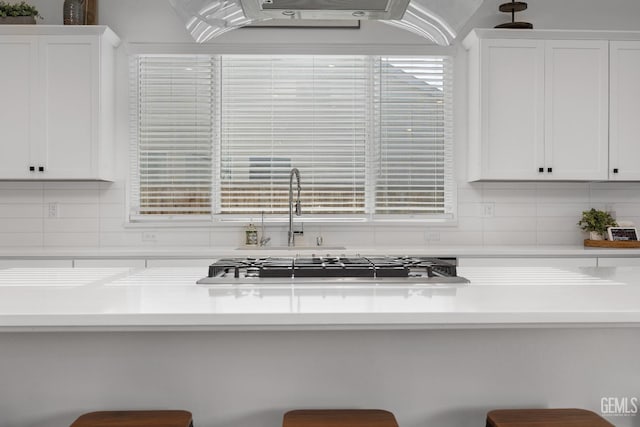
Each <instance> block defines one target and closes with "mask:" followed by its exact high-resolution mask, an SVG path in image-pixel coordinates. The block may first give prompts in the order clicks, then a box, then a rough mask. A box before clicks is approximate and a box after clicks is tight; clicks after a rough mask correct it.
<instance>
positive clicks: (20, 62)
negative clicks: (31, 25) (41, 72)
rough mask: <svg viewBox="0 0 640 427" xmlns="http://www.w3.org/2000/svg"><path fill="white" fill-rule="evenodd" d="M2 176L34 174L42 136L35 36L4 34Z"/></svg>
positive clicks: (0, 63)
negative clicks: (37, 146)
mask: <svg viewBox="0 0 640 427" xmlns="http://www.w3.org/2000/svg"><path fill="white" fill-rule="evenodd" d="M0 58H2V60H0V81H1V82H4V84H3V85H2V96H0V129H1V131H0V134H1V135H2V138H0V141H1V143H0V179H3V178H25V179H28V178H29V177H30V176H32V175H34V173H33V172H31V171H30V166H33V167H34V168H35V167H36V166H37V165H36V164H34V163H30V159H31V158H32V152H33V151H34V150H35V149H36V148H35V142H36V141H37V138H38V135H37V133H38V129H39V123H38V122H39V120H38V112H37V111H36V110H37V109H38V100H39V97H40V87H39V84H38V75H37V71H38V44H37V40H36V38H35V37H30V36H8V37H0Z"/></svg>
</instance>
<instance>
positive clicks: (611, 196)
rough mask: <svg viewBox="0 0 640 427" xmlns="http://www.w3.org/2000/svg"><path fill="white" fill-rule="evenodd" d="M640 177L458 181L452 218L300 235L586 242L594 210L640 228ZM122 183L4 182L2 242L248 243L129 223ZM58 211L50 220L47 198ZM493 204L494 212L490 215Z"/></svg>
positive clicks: (219, 234) (310, 226)
mask: <svg viewBox="0 0 640 427" xmlns="http://www.w3.org/2000/svg"><path fill="white" fill-rule="evenodd" d="M639 189H640V184H636V183H618V182H609V183H574V182H538V183H536V182H483V183H467V182H460V183H459V188H458V191H457V198H458V219H457V224H454V225H445V226H443V225H438V224H434V225H433V226H426V225H423V224H419V223H411V224H404V225H399V224H387V223H383V224H380V223H379V224H365V223H355V224H314V223H307V224H305V235H304V236H303V237H301V238H299V239H298V241H299V242H302V243H303V244H305V245H314V244H315V241H316V237H317V236H322V238H323V240H324V245H325V246H343V245H344V246H363V247H370V246H380V247H384V246H390V247H401V246H409V247H410V246H415V247H417V248H427V247H433V248H437V247H440V246H447V245H449V246H450V245H478V246H479V245H532V246H535V245H580V244H581V243H582V240H583V239H584V234H583V233H582V232H581V231H580V230H579V228H578V226H577V225H576V223H577V222H578V220H579V218H580V213H581V212H582V211H584V210H587V209H590V208H592V207H594V208H597V209H609V210H612V211H614V212H615V214H616V216H617V218H618V219H619V220H627V221H633V222H634V223H635V224H638V225H640V191H638V190H639ZM125 197H126V188H125V185H124V184H123V183H122V182H115V183H94V182H86V183H85V182H46V183H40V182H0V246H1V247H12V246H15V247H41V248H47V247H73V246H82V247H172V246H176V247H180V246H204V247H207V246H225V247H234V246H241V245H242V244H243V243H244V225H245V224H238V223H230V224H227V225H224V226H221V225H213V226H211V227H202V228H158V229H148V228H144V229H142V228H136V227H131V226H126V225H125V220H126V212H125V209H126V208H125V206H126V200H125ZM50 203H56V204H57V217H49V215H50V213H49V204H50ZM487 204H489V205H490V206H491V208H492V212H486V211H485V207H486V205H487ZM286 232H287V227H286V224H285V223H281V224H277V225H273V224H267V228H266V235H267V236H268V237H270V238H271V241H270V243H269V244H270V245H275V246H281V245H286V240H287V237H286Z"/></svg>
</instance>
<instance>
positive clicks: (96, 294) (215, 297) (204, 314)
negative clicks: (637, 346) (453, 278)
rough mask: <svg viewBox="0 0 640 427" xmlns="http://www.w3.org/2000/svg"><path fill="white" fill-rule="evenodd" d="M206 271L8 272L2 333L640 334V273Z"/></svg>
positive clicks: (1, 298)
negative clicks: (338, 279) (545, 330)
mask: <svg viewBox="0 0 640 427" xmlns="http://www.w3.org/2000/svg"><path fill="white" fill-rule="evenodd" d="M205 267H206V266H205ZM205 274H206V268H194V267H189V268H149V269H128V268H9V269H2V270H0V331H16V330H19V331H49V330H51V331H59V330H64V331H73V330H164V331H166V330H264V329H271V330H312V329H430V328H497V327H566V326H588V327H598V326H640V267H615V268H614V267H601V268H595V267H593V268H553V267H535V268H533V267H531V268H527V267H500V268H495V267H466V268H464V267H460V268H459V271H458V274H459V275H462V276H464V277H467V278H468V279H469V280H470V281H471V283H470V284H464V285H430V286H425V285H385V286H383V285H353V286H352V285H345V284H339V283H336V284H332V285H328V286H327V285H323V286H313V285H295V286H294V285H291V284H286V283H283V284H282V285H269V286H266V285H228V286H222V285H197V284H196V283H195V282H196V280H197V279H199V278H201V277H203V276H204V275H205Z"/></svg>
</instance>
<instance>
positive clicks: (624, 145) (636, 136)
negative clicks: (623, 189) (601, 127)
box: [609, 41, 640, 181]
mask: <svg viewBox="0 0 640 427" xmlns="http://www.w3.org/2000/svg"><path fill="white" fill-rule="evenodd" d="M610 51H611V52H610V74H611V87H610V91H611V93H610V109H611V110H610V111H611V112H610V134H609V179H612V180H627V181H640V41H612V42H611V46H610Z"/></svg>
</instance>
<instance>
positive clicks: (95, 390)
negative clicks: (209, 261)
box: [0, 267, 640, 427]
mask: <svg viewBox="0 0 640 427" xmlns="http://www.w3.org/2000/svg"><path fill="white" fill-rule="evenodd" d="M205 274H206V272H205V271H203V269H202V268H199V267H195V268H194V267H182V268H149V269H129V268H75V269H71V268H40V269H32V268H13V269H4V270H0V328H1V329H2V331H3V333H1V334H0V348H1V349H2V364H1V365H0V375H1V377H2V378H3V383H4V384H5V386H4V387H3V388H2V389H1V391H0V414H2V416H1V417H0V426H2V427H4V426H7V427H9V426H11V427H13V426H30V427H45V426H47V427H49V426H66V425H69V424H70V423H71V422H72V421H73V420H74V419H75V418H76V417H77V416H78V415H79V414H80V413H83V412H87V411H91V410H101V409H140V408H183V409H188V410H191V411H192V412H193V413H194V421H195V425H196V426H210V427H213V426H229V427H231V426H247V427H251V426H260V427H262V426H264V427H267V426H273V427H275V426H278V425H280V423H281V417H282V414H283V413H284V412H286V411H287V410H290V409H295V408H329V407H331V408H348V407H352V408H373V407H378V408H383V409H388V410H391V411H393V412H394V413H395V414H396V417H397V419H398V421H399V423H400V425H402V426H406V427H418V426H430V425H438V426H444V427H447V426H452V427H453V426H463V425H464V426H472V425H483V423H484V415H485V413H486V411H488V410H490V409H496V408H510V407H582V408H586V409H591V410H593V411H595V412H600V411H601V402H602V399H606V398H619V399H623V398H628V399H630V398H633V397H636V396H638V394H639V392H638V388H637V384H638V383H640V372H639V371H638V370H637V369H636V367H637V359H638V354H640V330H639V329H638V326H640V268H636V267H616V268H614V267H607V268H555V267H545V268H539V267H536V268H530V267H511V268H509V267H501V268H486V267H460V268H459V272H458V274H460V275H462V276H465V277H467V278H468V279H469V280H470V281H471V283H470V284H463V285H446V286H438V285H434V286H424V287H421V286H405V287H400V288H395V289H389V288H388V287H384V286H383V287H380V286H377V287H376V286H356V287H353V286H352V287H348V286H347V287H345V286H343V285H341V284H339V283H338V284H333V285H329V286H325V287H323V288H318V287H303V286H298V287H296V286H292V285H291V284H288V283H283V284H281V285H278V286H275V285H274V286H269V287H266V288H265V287H259V286H251V285H243V286H235V287H234V286H217V285H209V286H202V285H196V284H195V281H196V280H197V279H199V278H201V277H202V276H203V275H205ZM604 415H605V417H607V418H609V419H610V420H611V421H612V422H614V424H616V425H618V426H634V425H637V422H638V419H637V418H636V417H635V414H613V415H618V416H616V417H615V418H611V415H612V414H604Z"/></svg>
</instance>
